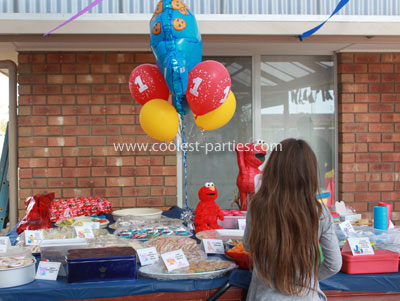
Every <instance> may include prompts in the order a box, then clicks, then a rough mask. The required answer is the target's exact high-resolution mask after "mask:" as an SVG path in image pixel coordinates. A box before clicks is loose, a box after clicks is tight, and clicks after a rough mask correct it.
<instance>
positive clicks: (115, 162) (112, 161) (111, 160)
mask: <svg viewBox="0 0 400 301" xmlns="http://www.w3.org/2000/svg"><path fill="white" fill-rule="evenodd" d="M134 164H135V159H134V158H133V157H108V158H107V166H132V165H134Z"/></svg>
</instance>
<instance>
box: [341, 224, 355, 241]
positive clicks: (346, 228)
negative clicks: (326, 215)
mask: <svg viewBox="0 0 400 301" xmlns="http://www.w3.org/2000/svg"><path fill="white" fill-rule="evenodd" d="M339 227H340V230H342V232H343V234H344V235H345V236H346V237H349V236H350V235H351V233H356V231H354V228H353V225H352V224H351V222H350V221H345V222H342V223H339Z"/></svg>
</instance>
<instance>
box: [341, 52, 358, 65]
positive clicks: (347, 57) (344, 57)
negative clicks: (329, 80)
mask: <svg viewBox="0 0 400 301" xmlns="http://www.w3.org/2000/svg"><path fill="white" fill-rule="evenodd" d="M338 61H339V62H340V63H341V64H343V63H353V62H354V54H353V53H339V54H338Z"/></svg>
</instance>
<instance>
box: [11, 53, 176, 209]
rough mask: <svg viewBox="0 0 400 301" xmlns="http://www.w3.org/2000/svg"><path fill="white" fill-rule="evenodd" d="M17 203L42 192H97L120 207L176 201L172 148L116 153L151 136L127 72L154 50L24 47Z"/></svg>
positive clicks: (20, 59) (165, 204) (66, 194)
mask: <svg viewBox="0 0 400 301" xmlns="http://www.w3.org/2000/svg"><path fill="white" fill-rule="evenodd" d="M18 62H19V66H18V70H19V76H18V82H19V101H18V156H19V160H18V166H19V188H20V190H19V199H20V204H19V208H20V209H23V208H24V206H23V200H24V199H25V198H26V197H27V196H30V195H32V194H35V193H39V192H55V193H56V197H57V198H66V197H74V196H88V195H98V196H103V197H106V198H108V199H109V200H111V201H112V202H113V204H114V207H115V208H121V207H135V206H154V207H169V206H172V205H175V204H176V156H175V153H166V152H162V153H161V152H159V153H150V152H145V151H135V152H132V151H130V152H128V151H122V152H121V151H115V150H114V147H113V143H124V142H127V143H134V142H138V143H142V142H143V143H146V142H154V141H153V140H151V139H150V138H148V136H147V135H145V134H144V133H143V131H142V129H141V127H140V124H139V115H138V114H139V111H140V106H139V105H136V103H135V102H134V100H133V99H132V97H131V96H130V93H129V89H128V78H129V74H130V72H131V71H132V69H133V68H134V67H136V66H137V65H139V64H142V63H154V61H153V56H152V54H150V53H132V52H124V53H115V52H92V53H82V52H75V53H66V52H57V53H56V52H32V53H26V52H22V53H20V54H19V57H18Z"/></svg>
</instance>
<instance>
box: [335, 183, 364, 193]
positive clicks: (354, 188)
mask: <svg viewBox="0 0 400 301" xmlns="http://www.w3.org/2000/svg"><path fill="white" fill-rule="evenodd" d="M341 191H343V192H364V191H368V184H367V183H342V185H341Z"/></svg>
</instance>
